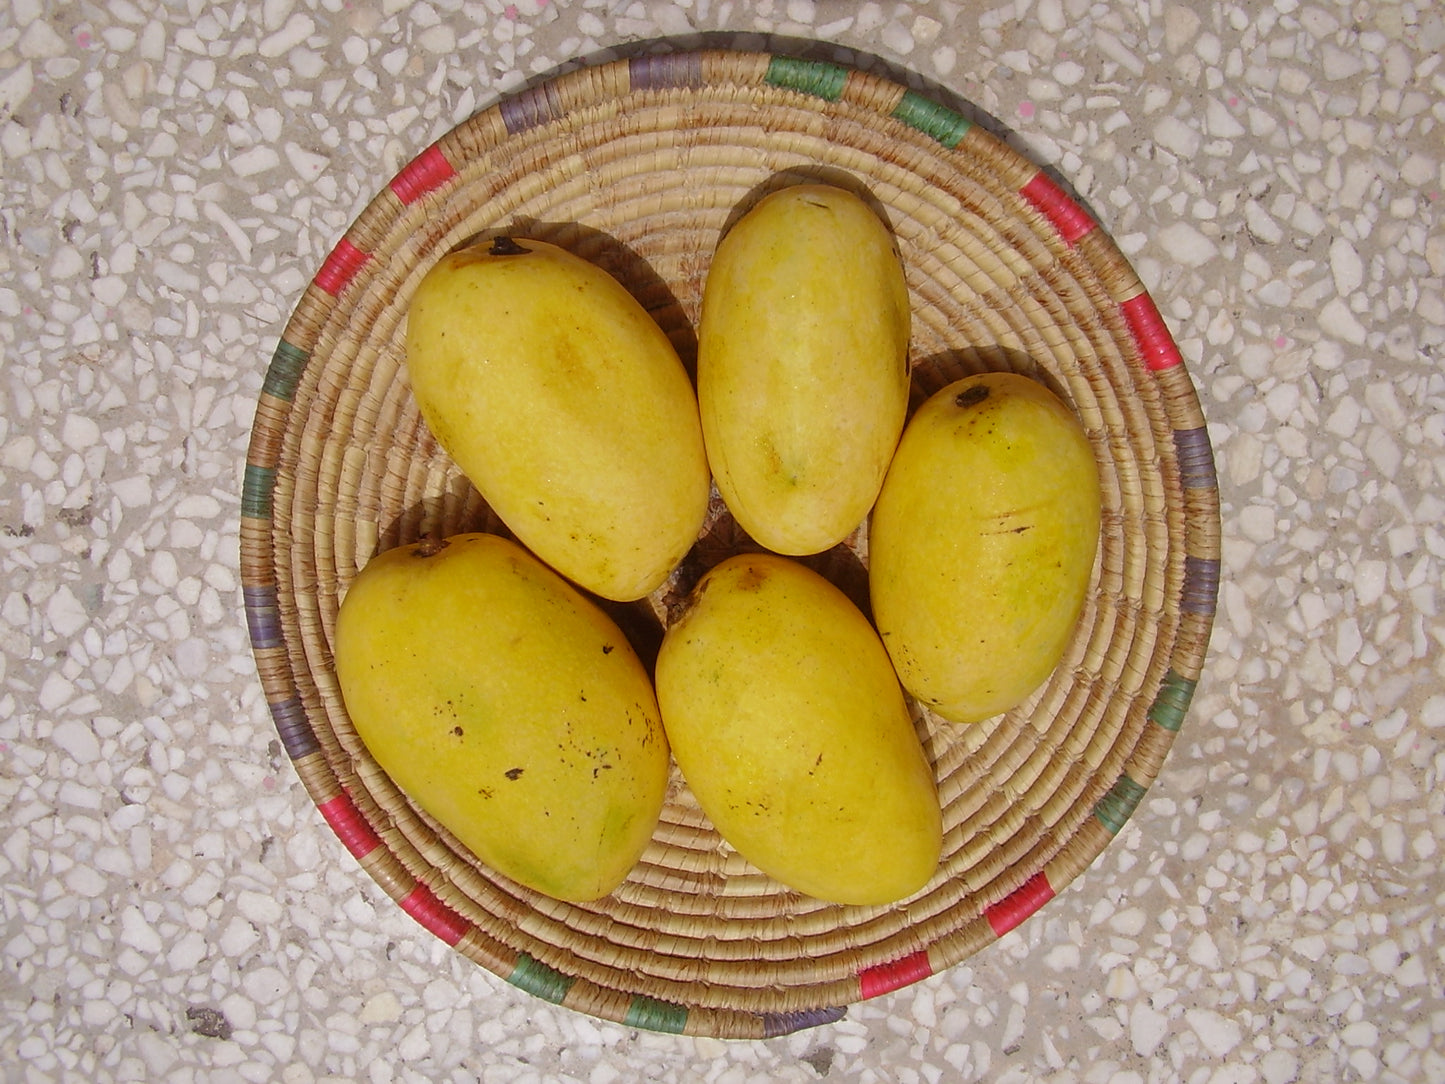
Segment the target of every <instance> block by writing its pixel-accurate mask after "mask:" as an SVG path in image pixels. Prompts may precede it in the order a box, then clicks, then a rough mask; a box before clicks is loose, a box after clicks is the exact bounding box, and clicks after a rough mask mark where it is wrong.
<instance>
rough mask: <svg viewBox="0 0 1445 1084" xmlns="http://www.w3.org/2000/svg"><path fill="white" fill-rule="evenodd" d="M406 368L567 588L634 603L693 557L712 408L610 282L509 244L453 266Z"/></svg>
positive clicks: (489, 489) (500, 506)
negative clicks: (704, 409) (702, 414)
mask: <svg viewBox="0 0 1445 1084" xmlns="http://www.w3.org/2000/svg"><path fill="white" fill-rule="evenodd" d="M406 363H407V371H408V374H409V376H410V379H411V388H412V392H413V394H414V395H415V396H416V401H417V405H418V406H419V408H420V409H421V414H422V417H423V419H424V420H425V421H426V424H427V426H428V428H429V429H430V430H431V432H432V434H433V435H434V436H435V437H436V439H437V442H438V443H439V444H440V445H441V446H442V448H443V449H444V450H445V451H446V452H447V453H448V454H449V455H450V456H451V457H452V458H453V459H454V460H455V461H456V463H457V465H458V466H459V467H460V468H461V470H462V472H463V473H464V474H465V475H466V476H467V478H468V479H469V480H470V481H471V483H472V484H473V485H474V486H476V488H477V491H478V492H479V493H481V495H482V496H483V497H484V498H485V499H486V501H487V503H488V504H490V505H491V506H492V509H493V510H494V511H495V512H496V513H497V515H498V516H500V517H501V519H502V521H503V522H504V523H506V525H507V526H508V527H509V528H510V529H511V530H512V532H513V533H514V534H515V535H516V536H517V538H518V539H520V540H521V541H522V543H523V544H524V545H526V546H527V547H528V548H530V549H531V550H532V551H533V552H534V553H535V554H536V555H537V556H538V557H540V558H541V559H542V560H544V561H546V562H547V563H548V564H550V565H551V566H552V567H553V568H555V569H556V570H557V571H559V572H561V573H562V574H563V575H564V576H567V577H568V578H570V579H571V580H573V581H574V582H575V583H577V584H579V585H580V586H582V587H585V588H586V589H587V590H589V591H592V592H594V593H596V594H598V595H601V596H602V597H604V598H608V599H613V600H617V601H631V600H633V599H638V598H641V597H643V596H644V595H647V594H649V593H650V592H652V591H653V590H655V589H656V588H657V587H658V586H660V585H661V584H662V582H663V580H665V579H666V578H667V576H668V574H669V573H670V572H671V571H672V569H673V568H674V567H675V566H676V565H677V563H678V562H679V561H680V560H682V558H683V557H684V556H685V555H686V553H687V551H688V550H689V549H691V548H692V545H693V543H694V542H695V541H696V540H697V534H698V531H699V530H700V529H701V527H702V521H703V517H704V515H705V514H706V512H707V500H708V491H709V486H710V481H711V479H710V476H709V473H708V466H707V456H706V452H705V450H704V447H703V442H702V429H701V425H700V423H699V419H698V414H697V398H696V396H695V395H694V393H693V388H692V383H691V381H690V379H689V378H688V375H687V370H686V369H684V368H683V365H682V362H681V361H680V360H679V358H678V356H677V352H676V351H675V350H674V349H673V347H672V343H671V342H670V341H669V340H668V338H667V336H666V335H665V334H664V333H663V332H662V330H661V328H659V327H658V326H657V324H656V322H655V321H654V320H653V319H652V318H651V317H650V316H649V315H648V314H647V312H646V310H644V309H643V308H642V306H641V305H640V304H639V303H638V302H637V300H636V299H635V298H633V296H632V295H631V294H629V293H628V292H627V290H626V289H624V288H623V286H622V285H621V284H620V283H619V282H617V280H615V279H614V278H612V276H610V275H608V274H607V273H606V272H605V271H603V270H602V269H601V268H600V267H598V266H596V265H595V264H592V263H590V262H589V261H587V260H584V259H582V258H581V257H579V256H576V255H574V254H572V253H570V252H568V251H566V250H565V249H562V248H559V247H557V246H556V245H552V244H549V243H546V242H542V241H533V240H513V239H511V238H505V237H503V238H498V239H496V240H494V241H491V242H489V243H488V242H479V243H476V244H473V245H470V246H468V247H466V248H463V249H460V250H458V251H456V252H453V253H450V254H449V255H447V256H444V257H442V259H441V260H440V261H439V262H438V263H437V264H436V265H435V266H434V267H433V268H432V269H431V270H430V271H428V272H427V274H426V276H425V277H424V278H423V279H422V281H421V282H420V283H419V284H418V286H417V289H416V293H415V295H414V296H413V297H412V299H411V302H410V307H409V309H408V314H407V328H406Z"/></svg>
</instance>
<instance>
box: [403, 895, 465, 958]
mask: <svg viewBox="0 0 1445 1084" xmlns="http://www.w3.org/2000/svg"><path fill="white" fill-rule="evenodd" d="M398 902H399V903H400V904H401V909H402V910H403V911H405V912H406V913H407V914H409V915H411V917H412V918H414V919H416V920H417V921H418V922H420V923H421V924H422V925H423V926H425V927H426V928H427V929H429V930H430V931H431V932H432V933H434V934H436V935H437V936H438V937H440V938H441V939H442V940H443V941H445V942H446V943H447V944H448V945H451V946H452V947H453V948H455V947H456V943H457V942H458V941H460V940H461V939H462V938H463V937H465V936H466V935H467V930H468V929H469V928H470V924H469V923H468V922H467V920H466V919H464V918H462V916H461V915H459V914H457V913H456V912H455V911H453V910H452V909H451V908H450V907H448V906H447V905H446V904H444V903H442V901H441V900H439V899H437V897H436V893H434V892H433V891H432V890H431V889H430V888H428V887H427V886H426V885H424V884H418V885H417V886H416V887H415V888H413V889H412V890H411V891H410V892H408V893H407V894H406V896H404V897H403V898H402V899H401V900H399V901H398Z"/></svg>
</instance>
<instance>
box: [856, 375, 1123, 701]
mask: <svg viewBox="0 0 1445 1084" xmlns="http://www.w3.org/2000/svg"><path fill="white" fill-rule="evenodd" d="M1099 529H1100V487H1099V475H1098V468H1097V465H1096V463H1095V460H1094V454H1093V450H1092V449H1091V447H1090V445H1089V439H1088V437H1087V435H1086V434H1085V432H1084V428H1083V426H1082V425H1081V424H1080V422H1079V420H1078V418H1077V417H1076V416H1075V415H1074V414H1073V412H1072V411H1071V410H1070V409H1069V407H1068V406H1066V405H1065V404H1064V403H1063V401H1062V400H1060V399H1059V398H1058V397H1057V396H1056V395H1054V393H1053V392H1051V391H1049V390H1048V389H1047V388H1046V387H1044V385H1042V384H1040V383H1038V382H1037V381H1034V380H1031V379H1029V378H1027V377H1024V376H1020V375H1018V374H1015V373H984V374H980V375H977V376H971V377H967V378H965V379H963V380H959V381H957V382H956V383H953V384H951V385H949V386H948V387H946V388H944V389H942V390H941V391H939V392H937V393H935V394H934V395H933V396H932V397H931V398H930V399H928V401H927V402H925V403H924V404H923V405H922V406H921V407H920V408H919V409H918V411H917V413H916V414H915V415H914V416H913V418H912V419H911V420H910V421H909V423H908V427H907V429H905V430H904V433H903V439H902V440H901V441H900V442H899V445H898V451H897V454H896V455H895V456H894V458H893V464H892V466H891V467H890V468H889V471H888V477H887V479H886V480H885V481H884V483H883V489H882V492H881V493H879V495H878V503H877V504H876V505H875V506H874V509H873V515H872V519H871V521H870V526H869V539H868V553H869V593H870V597H871V602H872V607H873V618H874V621H875V622H876V624H877V626H878V631H879V633H880V634H881V635H882V638H883V643H884V645H885V646H886V647H887V649H888V654H889V656H890V657H891V658H892V659H893V664H894V667H895V668H896V669H897V671H898V677H899V679H900V680H901V681H902V683H903V686H904V688H905V689H907V690H908V691H909V692H910V693H912V694H913V695H914V696H915V697H917V698H918V699H919V700H920V701H922V702H923V703H925V704H927V705H928V706H929V707H931V708H932V709H933V710H934V711H935V712H936V713H937V714H938V715H940V716H942V717H943V718H945V719H950V720H953V721H955V722H977V721H978V720H981V719H985V718H988V717H989V716H992V715H996V714H998V713H1000V712H1003V711H1007V710H1008V709H1009V708H1012V707H1014V706H1016V705H1017V704H1018V703H1020V702H1021V701H1022V700H1024V699H1025V698H1026V697H1027V696H1028V695H1029V693H1031V692H1032V691H1033V690H1034V689H1035V688H1037V687H1038V686H1039V685H1040V684H1041V683H1042V682H1043V681H1044V679H1045V678H1047V677H1048V676H1049V674H1050V673H1051V672H1052V671H1053V669H1054V667H1055V666H1057V665H1058V662H1059V660H1060V658H1061V657H1062V655H1063V653H1064V651H1065V649H1066V648H1067V646H1068V643H1069V639H1070V637H1071V636H1072V635H1073V633H1074V628H1075V626H1076V625H1077V623H1078V619H1079V615H1080V613H1081V612H1082V610H1083V606H1084V602H1085V596H1086V593H1087V591H1088V587H1089V581H1090V578H1091V576H1092V574H1093V568H1094V558H1095V553H1096V551H1097V549H1098V541H1099Z"/></svg>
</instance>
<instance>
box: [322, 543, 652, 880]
mask: <svg viewBox="0 0 1445 1084" xmlns="http://www.w3.org/2000/svg"><path fill="white" fill-rule="evenodd" d="M335 658H336V676H337V680H338V682H339V684H340V688H341V694H342V699H343V701H344V703H345V705H346V710H347V714H348V715H349V716H350V718H351V721H352V723H353V725H354V726H355V727H356V732H357V734H358V735H359V736H360V737H361V739H362V741H363V742H365V743H366V746H367V748H368V749H369V750H370V751H371V754H372V756H373V757H374V758H375V759H376V762H377V763H378V764H379V765H381V767H382V768H383V769H385V771H386V772H387V774H388V775H389V776H391V778H392V780H393V781H394V782H395V783H396V784H397V786H399V787H400V788H401V789H402V791H404V792H405V793H406V794H408V795H409V796H410V797H411V798H412V799H413V800H414V801H416V802H417V804H418V805H420V806H421V807H422V808H423V809H425V810H426V811H427V812H428V813H429V814H431V816H432V817H434V818H435V819H436V820H437V821H438V822H440V823H441V824H442V825H444V826H445V827H446V828H448V829H449V830H450V831H451V832H452V834H453V835H454V836H456V838H457V839H458V840H459V841H461V843H462V844H464V845H465V846H466V847H468V848H470V849H471V851H472V852H473V853H474V854H476V856H477V857H478V858H480V859H481V860H482V861H483V862H485V863H486V864H487V865H489V866H491V867H492V868H493V869H495V870H497V871H498V872H500V873H502V874H504V875H506V876H507V877H510V878H511V879H512V880H514V881H517V882H519V883H521V884H523V885H527V886H528V887H530V888H533V889H536V890H537V891H538V892H543V893H546V894H547V895H549V896H555V897H556V898H558V899H562V900H575V901H584V900H591V899H597V898H599V897H601V896H605V895H607V894H608V893H609V892H611V891H612V890H613V889H614V888H616V887H617V886H618V885H619V884H620V883H621V882H622V881H623V879H624V878H626V876H627V874H628V872H629V871H630V870H631V869H632V867H633V865H634V864H635V863H636V862H637V860H638V858H639V857H640V856H641V854H642V851H643V849H644V848H645V847H646V846H647V843H648V841H649V839H650V838H651V836H652V833H653V831H654V830H655V829H656V827H657V821H658V818H659V816H660V814H661V811H662V803H663V799H664V796H665V792H666V789H667V776H668V770H669V759H668V747H667V736H666V733H665V732H664V731H663V729H662V722H661V719H660V717H659V714H658V709H657V701H656V699H655V697H654V694H653V691H652V684H651V681H650V679H649V676H648V673H647V670H646V668H645V667H644V666H643V665H642V663H641V662H640V661H639V659H638V658H637V655H636V654H635V653H634V652H633V649H632V647H631V646H630V645H629V644H628V641H627V639H626V638H625V637H624V636H623V634H622V633H621V631H619V629H618V628H617V626H616V625H615V624H614V623H613V622H612V620H611V619H610V618H609V617H608V616H607V615H606V614H604V613H603V612H602V610H601V609H600V608H599V607H598V606H597V604H596V603H594V602H592V601H591V600H590V599H588V598H586V597H585V596H584V595H582V594H581V593H580V592H578V591H577V590H576V589H575V588H574V587H573V586H572V585H571V584H569V583H567V582H566V581H565V580H563V579H562V578H561V577H560V576H558V575H557V574H556V573H555V572H553V571H552V570H551V569H549V568H547V567H546V566H545V565H543V564H542V563H541V562H540V561H538V560H537V559H536V558H535V557H533V556H532V555H531V554H530V553H528V552H527V551H526V550H525V549H523V548H522V547H521V546H518V545H517V544H516V543H514V542H512V541H511V540H509V539H506V538H502V537H500V536H497V535H490V534H463V535H455V536H453V537H451V538H449V539H447V540H445V541H440V542H436V541H422V542H417V543H413V544H411V545H406V546H402V547H399V548H397V549H392V550H388V551H386V552H384V553H382V554H380V555H378V556H377V557H374V558H372V560H371V561H369V562H368V563H367V564H366V565H365V566H364V567H363V568H362V570H361V571H360V572H359V573H358V574H357V576H356V578H355V579H354V580H353V581H352V583H351V586H350V588H349V589H348V590H347V592H346V594H345V596H344V598H343V599H342V602H341V609H340V613H339V615H338V617H337V622H336V641H335Z"/></svg>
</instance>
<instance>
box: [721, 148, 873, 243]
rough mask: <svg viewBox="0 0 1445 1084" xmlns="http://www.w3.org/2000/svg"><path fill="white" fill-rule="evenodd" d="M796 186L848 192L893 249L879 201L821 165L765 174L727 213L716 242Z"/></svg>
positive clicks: (855, 181)
mask: <svg viewBox="0 0 1445 1084" xmlns="http://www.w3.org/2000/svg"><path fill="white" fill-rule="evenodd" d="M800 184H822V185H829V186H831V187H833V188H841V189H843V190H844V191H846V192H851V193H852V194H853V195H855V196H857V197H858V198H859V199H861V200H862V201H863V202H864V203H866V204H867V205H868V207H869V209H870V210H872V212H873V213H874V214H875V215H877V216H878V217H879V219H881V220H882V222H883V225H884V226H886V227H887V228H888V233H889V235H890V236H893V237H894V248H895V250H896V249H897V247H898V242H897V237H896V235H895V234H894V230H893V222H892V220H891V219H890V218H889V215H888V208H887V207H885V206H884V204H883V201H882V200H880V199H879V198H878V197H877V196H875V195H874V194H873V190H872V189H871V188H869V187H868V186H867V185H866V184H864V183H863V180H862V179H861V178H860V177H858V176H857V175H856V174H853V173H850V172H848V170H846V169H839V168H837V167H836V166H825V165H822V164H814V163H803V164H799V165H795V166H789V167H788V168H787V169H780V170H778V171H777V172H776V173H771V174H769V175H768V176H767V177H766V178H765V179H764V180H762V181H759V182H758V183H757V184H755V185H753V187H752V188H750V189H748V191H747V192H746V193H745V194H744V195H743V197H742V199H740V200H738V201H737V203H735V204H734V205H733V208H732V210H731V211H729V212H728V216H727V218H726V219H725V220H724V221H723V225H722V229H721V230H720V231H719V233H718V240H719V241H720V240H722V238H724V237H726V236H727V235H728V231H729V230H731V229H732V228H733V226H735V225H736V224H737V223H738V220H739V219H741V218H742V217H743V216H744V215H746V214H747V213H748V212H749V211H751V210H752V209H753V208H754V207H755V206H757V204H758V203H759V202H760V201H761V200H763V199H764V198H765V197H767V196H770V195H772V194H773V193H774V192H778V191H781V190H782V189H784V188H792V187H794V186H796V185H800Z"/></svg>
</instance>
